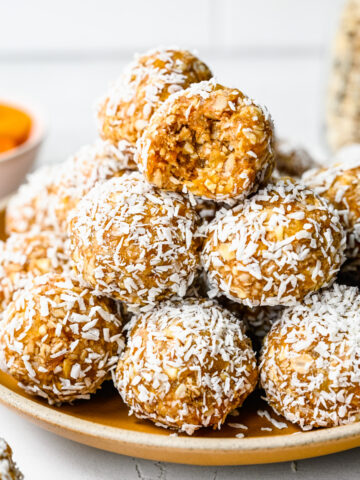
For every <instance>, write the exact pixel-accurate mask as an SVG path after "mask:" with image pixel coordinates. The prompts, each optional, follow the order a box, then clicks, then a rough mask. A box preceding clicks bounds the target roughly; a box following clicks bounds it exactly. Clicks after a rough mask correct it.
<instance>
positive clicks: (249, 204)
mask: <svg viewBox="0 0 360 480" xmlns="http://www.w3.org/2000/svg"><path fill="white" fill-rule="evenodd" d="M206 233H207V238H206V240H205V243H204V247H203V252H202V261H203V265H204V268H205V270H206V271H207V275H208V281H209V283H210V286H211V289H210V292H209V296H211V297H212V296H219V295H221V294H223V295H225V296H227V297H228V298H230V299H232V300H235V301H237V302H240V303H243V304H245V305H247V306H249V307H255V306H257V305H261V306H277V305H283V306H290V305H294V304H295V303H296V302H298V301H301V300H302V299H303V298H304V296H305V295H307V294H308V293H310V292H313V291H316V290H318V289H320V288H322V287H325V286H327V285H328V284H329V283H330V282H331V281H332V280H333V279H334V277H335V276H336V274H337V272H338V270H339V268H340V265H341V264H342V262H343V260H344V255H343V251H344V248H345V237H344V232H343V229H342V226H341V224H340V221H339V217H338V215H337V213H336V212H335V211H334V209H333V208H332V207H331V205H330V204H328V202H327V201H326V200H325V199H322V198H321V197H319V196H317V195H316V194H315V193H313V192H312V191H311V190H309V189H308V188H306V187H305V186H304V185H302V184H297V183H295V182H293V181H292V180H290V179H285V180H279V181H278V182H277V183H274V184H270V185H268V187H267V188H265V189H263V190H261V191H259V192H258V193H257V194H256V195H254V196H253V197H252V198H250V199H247V200H245V202H243V203H242V204H240V205H238V206H237V207H235V208H234V209H232V210H228V211H225V212H224V211H223V212H220V215H218V216H217V217H216V218H215V219H214V220H213V221H212V222H211V223H210V224H209V225H208V226H207V228H206Z"/></svg>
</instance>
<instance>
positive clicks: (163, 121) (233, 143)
mask: <svg viewBox="0 0 360 480" xmlns="http://www.w3.org/2000/svg"><path fill="white" fill-rule="evenodd" d="M272 137H273V126H272V121H271V119H270V116H269V114H268V112H267V111H266V110H264V109H262V108H261V107H259V106H258V105H256V104H255V103H254V102H253V100H251V99H250V98H248V97H247V96H245V95H244V94H243V93H242V92H240V91H239V90H237V89H235V88H227V87H223V86H222V85H219V84H217V83H216V81H215V80H210V81H207V82H201V83H199V84H194V85H192V86H191V87H189V88H188V89H187V90H185V91H182V92H179V93H177V94H173V95H171V96H170V97H169V98H168V100H167V101H166V102H165V103H164V104H163V105H162V106H161V107H160V108H159V109H158V110H157V112H156V113H155V114H154V116H153V117H152V119H151V121H150V122H149V125H148V126H147V127H146V129H145V130H144V134H143V136H142V137H141V139H140V140H139V142H138V150H137V152H136V155H135V160H136V161H137V162H138V163H139V168H140V169H141V170H142V171H143V173H144V175H145V177H146V178H147V180H148V181H149V182H150V183H152V184H154V185H156V186H158V187H160V188H163V189H165V190H170V191H178V192H179V191H189V192H191V193H192V194H194V195H197V196H200V197H203V198H207V199H210V200H216V201H226V202H231V201H233V200H234V199H236V200H242V199H244V198H245V197H247V196H248V195H249V194H250V193H252V192H254V191H255V190H256V189H257V188H258V187H259V185H260V184H261V183H266V182H267V180H268V179H269V178H270V176H271V173H272V170H273V167H274V153H273V148H272Z"/></svg>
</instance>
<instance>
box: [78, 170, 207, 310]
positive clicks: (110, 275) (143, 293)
mask: <svg viewBox="0 0 360 480" xmlns="http://www.w3.org/2000/svg"><path fill="white" fill-rule="evenodd" d="M197 222H198V217H197V215H196V212H195V211H194V210H193V209H192V207H191V205H190V204H189V202H188V201H187V200H186V199H185V198H184V197H183V196H182V195H180V194H177V193H167V192H163V191H160V190H158V189H156V188H154V187H152V186H151V185H149V184H148V183H147V182H145V180H144V179H143V177H142V175H141V174H140V173H137V172H133V173H131V174H126V175H124V176H122V177H121V178H114V179H111V180H109V181H108V182H106V183H104V184H103V185H98V186H96V187H95V188H94V189H93V190H92V191H91V192H90V193H89V194H88V195H87V197H85V198H84V199H83V201H82V202H81V203H80V204H79V206H78V209H77V210H75V211H74V213H73V216H72V218H71V220H70V225H69V234H70V250H71V256H72V258H73V260H74V263H75V268H76V271H77V272H78V273H79V274H80V276H82V278H83V279H84V280H85V281H86V282H88V284H89V285H91V286H92V287H94V288H96V289H97V290H98V291H99V292H101V293H102V294H105V295H108V296H110V297H113V298H115V299H118V300H122V301H123V302H125V303H126V304H127V305H128V307H131V306H134V307H135V308H136V307H137V306H144V307H146V308H151V306H153V305H155V304H156V302H158V301H159V300H162V299H166V298H168V297H170V296H172V295H177V296H179V297H184V296H185V294H186V290H187V288H188V287H189V286H190V285H191V283H192V282H193V279H194V277H195V274H196V271H197V268H198V265H199V254H198V245H199V239H198V237H197Z"/></svg>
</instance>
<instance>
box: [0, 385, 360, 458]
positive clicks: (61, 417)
mask: <svg viewBox="0 0 360 480" xmlns="http://www.w3.org/2000/svg"><path fill="white" fill-rule="evenodd" d="M0 402H1V403H2V404H4V405H5V406H7V407H10V408H13V409H15V410H17V411H19V412H21V413H22V414H24V415H26V416H27V417H31V418H32V419H34V420H35V419H36V420H39V421H42V422H43V423H45V424H47V425H50V426H53V427H54V426H55V427H57V428H60V429H64V428H65V429H66V431H67V432H75V433H79V434H82V435H84V436H96V437H100V438H102V439H104V440H111V441H115V442H118V443H126V444H129V445H131V444H132V445H139V444H141V445H144V446H147V447H152V448H164V447H166V448H168V449H172V450H179V449H180V450H183V451H184V450H187V451H193V450H197V451H199V450H200V451H202V452H204V453H206V452H208V451H213V450H218V451H219V450H221V451H223V452H225V451H226V452H229V453H230V452H237V451H238V452H241V451H242V452H243V451H264V450H267V451H269V450H271V451H276V450H278V449H279V448H286V449H289V448H290V449H298V448H301V447H308V446H309V445H316V444H320V443H323V442H326V443H328V442H336V441H341V440H345V439H347V440H350V439H352V438H353V439H355V438H357V437H359V439H360V422H355V423H352V424H349V425H342V426H338V427H332V428H322V429H319V430H312V431H308V432H296V433H293V434H288V435H286V434H285V435H272V436H270V437H269V436H264V437H251V438H247V437H244V438H241V439H238V438H223V437H218V438H206V437H191V436H189V437H180V436H170V434H171V433H173V432H172V431H171V430H168V431H169V435H163V434H156V433H150V432H137V431H134V430H128V429H125V428H120V427H111V426H108V425H103V424H99V423H96V422H93V421H89V420H84V419H81V418H78V417H76V416H73V415H69V414H68V413H64V412H61V411H60V410H59V411H57V410H56V409H55V408H56V407H51V406H47V405H42V404H40V403H38V402H36V401H34V400H32V399H31V398H26V397H25V396H23V395H21V394H19V393H16V392H14V391H13V390H11V389H10V388H8V387H6V386H4V385H3V384H0Z"/></svg>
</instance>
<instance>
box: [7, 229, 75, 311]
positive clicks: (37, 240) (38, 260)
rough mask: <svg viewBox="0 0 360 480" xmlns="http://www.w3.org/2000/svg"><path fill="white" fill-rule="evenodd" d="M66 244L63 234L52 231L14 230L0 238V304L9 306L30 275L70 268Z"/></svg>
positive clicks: (60, 271) (64, 270)
mask: <svg viewBox="0 0 360 480" xmlns="http://www.w3.org/2000/svg"><path fill="white" fill-rule="evenodd" d="M65 244H66V239H65V238H64V237H62V236H59V235H57V234H55V233H53V232H51V231H44V232H36V231H30V232H28V233H13V234H12V235H10V237H8V239H7V240H6V242H0V308H1V309H5V308H6V306H7V305H8V303H9V302H10V300H11V298H12V296H13V294H14V292H15V291H16V290H18V289H19V288H22V287H23V285H24V282H26V281H27V279H28V278H29V276H30V277H38V276H41V275H44V274H46V273H50V272H57V273H62V272H69V271H70V259H69V256H68V255H67V254H66V253H65Z"/></svg>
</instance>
